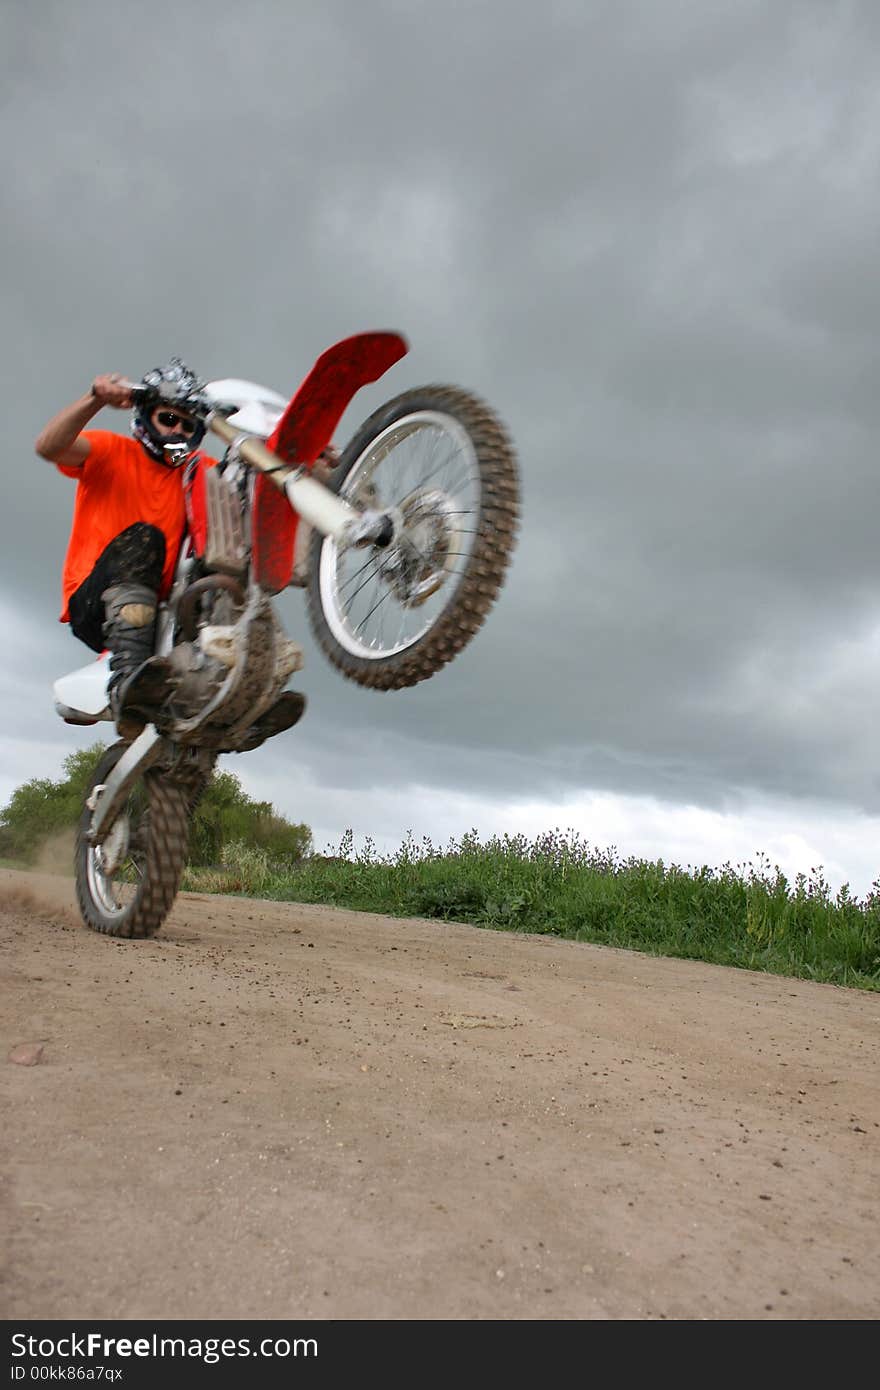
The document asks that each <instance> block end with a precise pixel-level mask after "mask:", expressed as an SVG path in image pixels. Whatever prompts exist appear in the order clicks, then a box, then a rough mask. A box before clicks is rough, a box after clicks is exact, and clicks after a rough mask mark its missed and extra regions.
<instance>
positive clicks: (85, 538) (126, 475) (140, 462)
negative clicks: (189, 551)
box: [35, 357, 215, 738]
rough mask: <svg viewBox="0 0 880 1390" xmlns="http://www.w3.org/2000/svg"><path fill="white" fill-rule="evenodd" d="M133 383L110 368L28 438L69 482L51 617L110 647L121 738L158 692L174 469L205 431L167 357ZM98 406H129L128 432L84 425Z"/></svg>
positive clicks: (178, 367) (176, 512)
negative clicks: (72, 490) (58, 591)
mask: <svg viewBox="0 0 880 1390" xmlns="http://www.w3.org/2000/svg"><path fill="white" fill-rule="evenodd" d="M140 386H141V387H142V388H144V390H143V393H140V392H139V393H138V395H137V398H136V399H133V397H132V393H131V390H130V384H129V383H127V382H126V381H125V379H124V378H123V377H122V376H121V374H120V373H118V372H111V373H109V374H106V375H102V376H97V377H95V379H94V381H93V382H92V385H91V389H90V390H89V391H88V392H87V393H86V395H84V396H82V397H81V398H80V399H79V400H77V401H74V402H73V403H72V404H71V405H68V406H65V408H64V409H63V410H61V411H59V412H58V414H57V415H55V416H54V417H53V418H52V419H51V420H50V421H49V423H48V424H47V425H46V426H45V427H44V428H43V430H42V431H41V432H40V434H39V436H38V438H37V440H36V444H35V448H36V451H37V453H38V454H39V455H40V456H41V457H42V458H45V459H48V460H49V462H50V463H54V464H55V466H56V467H57V468H58V469H59V471H60V472H61V473H63V474H65V475H66V476H67V477H69V478H73V479H75V480H76V483H77V489H76V499H75V502H74V510H73V525H72V529H71V533H70V541H69V544H68V548H67V556H66V559H65V562H64V571H63V578H62V597H63V610H62V613H61V619H60V621H61V622H69V623H70V628H71V631H72V632H73V634H74V636H76V637H78V638H79V639H80V640H81V641H82V642H85V644H86V646H88V647H91V648H92V650H93V651H96V652H102V651H105V650H108V651H109V652H110V673H111V674H110V679H109V681H108V686H107V689H108V694H109V697H110V709H111V713H112V715H113V718H114V720H115V721H116V724H117V727H118V729H119V732H120V733H121V734H122V735H123V737H127V738H131V737H134V735H135V734H136V733H139V732H140V730H141V729H142V728H143V726H144V724H145V723H146V722H147V721H148V720H149V718H150V717H151V716H150V711H151V710H152V709H154V708H155V706H156V705H157V704H158V703H161V700H162V698H163V696H164V694H165V688H166V687H165V679H166V677H165V674H164V666H165V663H164V662H162V661H161V660H160V659H159V658H154V660H153V661H152V662H150V658H151V657H152V655H153V646H154V642H155V632H156V609H157V604H158V601H159V600H160V599H161V598H164V597H165V595H166V594H167V593H168V591H169V589H170V588H171V583H172V579H173V576H174V569H175V565H176V562H177V554H178V550H179V547H180V542H181V538H182V536H183V531H184V524H185V507H184V489H183V471H182V465H183V464H185V463H187V462H188V461H189V460H191V459H193V460H194V459H195V456H196V451H197V450H198V446H199V444H200V443H201V441H202V438H203V436H204V433H205V428H204V425H203V424H202V422H201V420H199V419H198V418H197V417H196V416H195V415H194V414H193V413H192V412H193V409H194V408H195V407H196V406H197V405H198V404H199V403H200V392H201V389H202V383H201V382H200V381H199V380H198V378H197V377H196V376H195V375H194V373H193V372H192V371H190V369H189V367H187V366H186V364H185V363H184V362H182V361H181V360H180V359H179V358H177V357H172V358H171V360H170V361H169V362H168V363H166V365H165V366H162V367H155V368H153V370H152V371H149V372H147V373H146V375H145V376H144V377H143V378H142V380H141V382H140ZM104 406H111V407H114V408H116V409H118V410H129V409H130V410H132V417H131V436H132V437H131V438H128V437H126V436H125V435H121V434H117V433H114V432H111V431H108V430H91V429H87V428H86V426H87V425H88V424H89V421H90V420H91V419H92V418H93V416H95V415H96V414H97V413H98V411H99V410H101V408H102V407H104ZM203 457H204V456H203ZM204 461H205V462H206V463H207V464H208V465H211V464H213V463H214V462H215V460H214V459H211V458H207V457H205V458H204ZM146 662H150V665H149V666H145V665H144V663H146Z"/></svg>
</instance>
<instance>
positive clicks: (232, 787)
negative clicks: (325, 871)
mask: <svg viewBox="0 0 880 1390" xmlns="http://www.w3.org/2000/svg"><path fill="white" fill-rule="evenodd" d="M104 751H105V749H104V744H102V743H97V744H94V745H93V746H92V747H91V748H81V749H78V750H77V751H76V752H75V753H70V754H68V756H67V757H66V758H65V759H64V763H63V768H64V773H65V776H64V777H63V778H61V779H60V780H59V781H57V782H53V781H52V780H51V779H50V778H48V777H37V778H34V779H33V780H32V781H30V782H25V783H24V784H23V785H22V786H20V787H17V788H16V790H15V791H14V792H13V793H12V797H11V798H10V801H9V804H8V805H7V806H5V807H4V808H3V810H2V811H0V855H2V856H4V857H5V858H9V859H18V860H21V861H22V862H23V863H31V862H33V860H34V859H36V857H37V855H38V853H39V851H40V849H41V847H42V846H43V845H44V844H45V843H46V841H47V840H48V839H51V837H52V836H54V835H57V834H59V833H60V832H62V831H65V830H72V829H73V828H74V827H75V826H76V823H77V821H78V820H79V817H80V814H81V812H82V807H83V801H84V800H85V796H86V790H87V788H88V785H89V783H90V782H91V780H92V776H93V775H94V771H95V768H96V767H97V765H98V760H99V759H100V757H101V756H102V754H103V753H104ZM233 840H238V841H242V842H243V843H244V844H246V845H253V846H254V847H256V848H258V849H262V850H264V851H265V852H266V854H267V856H268V858H269V859H270V860H273V861H278V860H298V859H302V858H303V857H304V855H306V854H308V852H309V850H310V848H311V844H312V832H311V830H310V829H309V827H308V826H307V825H294V824H292V823H291V822H290V821H288V820H287V819H286V817H284V816H282V815H279V814H278V812H276V810H275V808H274V806H273V805H272V804H271V802H269V801H254V800H252V798H251V797H249V796H248V795H247V793H246V792H245V791H244V790H243V789H242V786H241V783H240V782H239V780H238V778H237V777H235V776H234V775H233V774H232V773H231V772H215V774H214V776H213V778H212V780H211V782H210V783H209V785H208V787H207V790H206V791H205V793H204V795H203V797H202V798H201V801H200V802H199V805H198V806H197V808H196V811H195V814H194V816H193V821H192V828H191V833H190V850H189V862H190V863H191V864H216V863H219V861H220V859H221V857H222V852H223V846H224V844H228V843H230V842H231V841H233Z"/></svg>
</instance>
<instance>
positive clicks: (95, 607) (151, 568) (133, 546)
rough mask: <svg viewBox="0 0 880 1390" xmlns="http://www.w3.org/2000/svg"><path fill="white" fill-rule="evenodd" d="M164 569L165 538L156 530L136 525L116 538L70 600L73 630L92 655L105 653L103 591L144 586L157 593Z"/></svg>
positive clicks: (141, 522)
mask: <svg viewBox="0 0 880 1390" xmlns="http://www.w3.org/2000/svg"><path fill="white" fill-rule="evenodd" d="M164 568H165V537H164V535H163V534H162V532H161V531H160V530H159V528H158V527H157V526H150V525H148V523H147V522H145V521H137V522H135V524H134V526H129V527H127V528H126V530H124V531H120V533H119V535H118V536H114V538H113V540H112V541H111V542H110V544H109V545H108V546H106V547H105V548H104V550H102V551H101V554H100V555H99V556H98V558H97V560H96V561H95V567H94V569H93V570H92V572H91V574H90V575H89V576H88V577H87V578H86V579H84V580H83V582H82V583H81V584H80V586H79V588H78V589H76V590H75V591H74V592H73V593H72V594H71V596H70V605H69V606H70V630H71V632H72V633H73V635H74V637H78V638H79V639H80V641H81V642H85V644H86V646H87V647H91V649H92V651H94V652H100V651H103V650H104V635H103V634H104V617H105V614H104V597H103V596H104V590H105V589H109V588H110V586H111V585H112V584H143V585H145V586H146V588H148V589H154V590H155V591H156V592H157V593H158V591H159V585H160V584H161V582H162V571H163V569H164Z"/></svg>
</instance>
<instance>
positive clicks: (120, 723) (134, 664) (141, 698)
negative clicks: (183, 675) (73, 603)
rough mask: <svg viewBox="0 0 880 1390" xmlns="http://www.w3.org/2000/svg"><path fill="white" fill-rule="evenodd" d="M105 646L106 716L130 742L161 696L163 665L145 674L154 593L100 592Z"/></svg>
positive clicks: (114, 588) (136, 588) (133, 588)
mask: <svg viewBox="0 0 880 1390" xmlns="http://www.w3.org/2000/svg"><path fill="white" fill-rule="evenodd" d="M102 597H103V599H104V610H105V614H106V617H105V621H104V641H105V643H106V645H107V648H108V650H109V652H110V680H109V681H108V683H107V693H108V695H109V696H110V711H111V713H112V715H113V718H114V720H115V722H116V727H117V729H118V730H119V733H120V734H121V736H122V737H123V738H134V737H136V735H137V734H139V733H140V732H141V731H142V729H143V728H144V725H145V724H146V723H147V722H148V721H149V720H150V712H151V706H152V705H153V704H161V702H162V699H163V698H164V696H165V694H166V693H167V691H166V669H165V668H166V666H167V663H165V662H158V663H156V665H157V666H158V667H160V668H162V669H161V671H160V670H156V671H155V673H151V672H150V668H149V666H148V665H147V663H150V665H152V664H153V663H151V658H152V656H153V645H154V642H155V639H156V593H155V590H153V589H149V588H147V587H146V585H144V584H113V585H111V587H110V588H109V589H105V590H104V593H103V595H102Z"/></svg>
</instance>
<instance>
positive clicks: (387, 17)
mask: <svg viewBox="0 0 880 1390" xmlns="http://www.w3.org/2000/svg"><path fill="white" fill-rule="evenodd" d="M0 24H2V33H0V51H2V53H3V55H4V56H3V58H2V59H0V62H2V64H3V69H4V71H3V79H4V80H3V83H2V86H0V91H2V93H3V96H2V102H3V106H2V114H3V117H4V121H3V130H4V136H3V145H2V150H0V157H2V169H0V172H2V179H0V198H2V204H3V207H2V212H3V217H2V224H0V225H2V227H3V229H4V230H3V232H2V236H3V240H4V249H3V257H2V275H3V290H4V303H5V308H6V313H5V321H6V329H7V331H6V333H5V334H4V338H3V343H2V345H0V360H2V365H3V377H4V381H5V382H6V384H7V391H8V400H9V402H10V408H9V409H8V410H7V421H6V423H7V438H8V449H7V463H6V476H7V488H8V506H7V509H6V511H5V515H4V518H3V528H4V535H3V542H4V543H3V554H2V557H0V565H2V572H3V578H4V593H5V595H6V596H7V599H8V600H9V602H10V605H12V604H13V603H14V605H15V606H16V607H17V608H18V610H19V611H20V612H21V613H22V614H23V615H24V617H25V618H26V622H27V625H28V631H30V632H39V633H40V641H39V644H37V645H35V646H34V648H33V650H34V652H35V653H38V655H35V656H34V657H33V670H32V673H31V678H32V680H33V690H34V692H35V699H34V701H33V702H29V701H24V702H23V701H21V700H19V699H13V696H12V694H11V693H10V694H9V696H8V699H9V704H8V705H7V723H8V722H9V715H10V714H12V716H13V722H14V724H15V726H16V728H17V729H18V732H19V737H20V738H21V739H22V740H24V741H27V740H35V741H42V744H43V745H45V744H46V742H47V741H48V742H49V743H51V744H53V746H54V740H55V739H56V738H61V737H67V735H68V733H70V731H63V730H61V727H60V726H59V728H58V731H57V732H56V731H55V730H53V732H52V734H51V735H48V734H47V729H46V721H47V720H51V719H52V718H53V716H52V714H51V709H50V707H49V704H48V701H47V702H46V705H45V706H44V707H42V708H41V707H40V706H39V703H38V697H37V696H36V691H37V690H39V688H40V683H41V682H42V684H43V686H44V688H46V689H48V686H49V684H50V683H51V679H52V678H53V677H54V676H55V675H56V674H57V673H58V672H59V671H60V670H64V669H67V668H68V667H70V666H72V665H75V664H77V662H78V661H79V660H80V658H82V659H83V660H85V659H87V653H85V651H84V649H82V648H79V647H77V646H76V644H74V643H73V642H71V639H70V638H69V635H68V634H66V633H65V632H64V631H63V630H62V629H60V628H59V627H58V626H57V624H55V622H54V619H55V616H56V613H57V591H58V575H59V572H60V564H61V556H62V553H63V548H64V544H65V540H66V534H67V528H68V526H69V517H70V508H71V503H72V489H71V485H70V484H69V483H68V482H67V481H66V480H64V479H62V478H60V477H58V476H57V475H54V473H53V471H52V470H51V469H50V468H49V467H48V466H47V465H45V464H43V463H41V462H40V461H39V460H36V459H34V458H33V457H32V440H33V437H34V435H35V434H36V432H37V430H38V429H39V427H40V426H41V425H42V423H43V421H44V419H45V418H46V417H47V416H48V415H49V414H51V413H52V412H53V411H54V410H55V409H57V408H58V407H59V406H60V405H61V404H63V403H64V402H65V401H66V400H68V399H70V398H71V397H73V396H74V395H76V394H77V393H78V392H79V391H80V390H81V389H82V388H83V386H84V385H85V383H86V382H88V380H89V379H90V378H91V377H92V376H93V375H94V373H95V372H97V371H99V370H103V369H110V368H119V369H121V370H125V371H128V372H131V373H133V374H140V372H142V371H143V370H144V369H145V368H146V367H147V366H150V365H152V364H153V362H155V361H158V360H163V359H164V358H165V357H167V355H168V354H169V352H172V351H177V352H180V353H182V355H184V356H185V357H187V358H188V359H189V360H191V361H192V362H193V364H194V365H195V366H196V367H197V368H198V370H199V371H201V372H202V373H203V374H205V375H213V376H226V375H243V376H248V377H252V378H254V379H257V380H263V381H265V382H266V383H267V384H269V385H272V386H274V387H276V388H277V389H281V390H292V389H293V388H294V387H295V386H296V384H297V382H298V380H299V379H300V378H301V377H302V376H303V375H304V374H305V372H306V371H307V370H308V368H309V366H310V365H311V361H312V360H313V359H314V357H315V356H316V355H317V353H318V352H319V351H321V350H322V348H323V347H325V346H326V345H327V344H328V343H329V342H331V341H333V340H334V339H335V338H336V337H339V336H341V335H343V334H345V333H348V332H352V331H356V330H357V329H360V328H368V327H384V326H391V327H399V328H400V329H402V330H403V331H404V332H406V333H407V335H408V336H409V338H410V341H411V344H412V351H411V354H410V356H409V357H408V358H407V359H405V360H404V362H403V363H401V364H399V366H398V367H396V368H395V369H394V371H393V372H392V373H390V374H389V377H388V378H387V379H386V380H385V381H383V382H381V383H379V384H377V385H376V386H374V387H371V388H370V389H369V390H367V391H365V392H363V393H362V394H361V396H360V397H359V398H358V399H357V401H356V402H355V405H354V407H353V408H352V410H351V411H350V412H349V413H348V414H347V416H346V418H345V421H344V422H343V429H342V431H341V437H342V436H344V434H345V433H346V432H350V430H351V429H352V428H353V427H354V425H355V424H356V423H357V422H358V420H359V419H361V418H363V417H364V416H365V415H366V414H367V413H368V412H369V410H371V409H372V408H374V407H375V406H376V405H377V404H378V403H379V402H380V401H382V400H384V399H386V398H387V397H388V396H390V395H391V394H395V393H396V392H397V391H400V390H404V389H406V388H407V387H409V386H411V385H416V384H419V383H422V382H425V381H432V380H451V381H454V382H457V383H459V384H461V385H465V386H469V387H471V388H473V389H475V390H477V391H478V392H480V393H482V394H484V395H485V396H486V397H487V398H488V399H489V400H491V401H492V402H493V404H494V405H495V406H496V408H497V409H498V410H499V411H500V413H501V414H502V415H503V417H504V418H505V419H506V420H507V422H508V424H509V426H510V428H511V430H512V433H513V435H514V438H515V440H516V443H517V447H518V450H519V454H520V459H521V464H522V471H523V492H524V523H523V531H522V538H521V543H520V547H519V549H518V552H517V555H516V560H515V564H514V568H513V571H512V574H511V577H510V581H509V583H508V585H507V587H506V589H505V591H504V593H503V596H502V599H501V601H500V602H499V604H498V607H497V609H496V610H495V612H494V613H493V614H492V617H491V618H490V621H489V623H488V625H487V627H486V630H485V632H484V633H482V634H481V635H480V637H479V638H478V639H477V641H476V642H475V643H474V645H473V647H472V648H471V649H469V650H468V651H467V652H466V653H465V654H464V655H463V656H462V657H461V658H460V659H459V660H458V661H457V662H456V663H455V664H454V665H453V666H452V667H451V668H450V669H449V670H448V672H445V673H444V674H443V675H441V676H439V677H438V678H437V679H436V680H435V681H432V682H430V683H429V684H428V685H426V686H423V687H420V688H418V689H416V690H414V691H410V692H406V693H403V694H400V695H395V696H376V695H373V694H370V693H367V692H362V691H359V690H357V689H356V688H354V687H351V686H348V685H346V684H345V682H343V681H342V680H341V678H340V677H338V676H337V675H336V674H335V673H334V672H332V671H330V670H329V669H328V668H327V666H326V664H325V663H324V662H323V660H322V658H321V657H320V655H319V654H318V652H317V651H316V649H315V647H314V644H313V643H312V642H311V639H310V638H309V637H308V635H305V636H304V643H305V647H306V656H307V667H306V673H305V676H304V682H303V683H304V686H305V688H306V689H307V691H308V692H309V695H310V698H311V706H310V711H309V715H308V719H307V721H306V722H304V724H303V727H302V733H301V734H299V733H298V734H297V735H296V739H297V743H296V748H295V755H296V757H297V758H298V759H301V760H302V762H303V764H304V766H306V767H308V768H309V769H310V770H311V771H312V772H313V773H314V775H315V777H316V778H317V779H318V780H319V781H321V780H326V781H327V782H328V783H331V784H333V785H348V786H350V787H352V788H356V787H358V786H366V785H370V786H381V785H383V781H384V782H385V783H387V784H388V785H389V786H403V785H407V784H409V783H412V782H419V783H421V784H423V785H432V786H435V787H437V788H438V789H443V788H458V789H462V790H468V791H472V792H474V793H483V794H486V795H490V794H493V793H497V794H498V795H509V794H516V793H517V792H520V791H521V790H522V789H523V788H526V787H530V788H532V789H534V790H535V791H539V792H540V793H541V794H543V795H546V796H548V797H552V795H553V794H554V792H555V793H556V794H558V795H559V796H562V795H564V794H566V793H569V792H571V791H573V790H574V789H576V788H578V787H585V786H597V787H606V788H611V789H617V790H620V791H626V792H630V793H652V794H656V795H659V796H665V797H669V798H671V799H673V800H683V801H684V800H698V801H700V802H701V803H702V804H706V805H720V804H722V803H723V802H724V801H725V799H726V798H729V797H730V796H731V794H733V793H735V792H736V791H737V789H742V788H749V787H750V788H754V789H757V790H759V791H763V792H767V793H785V794H789V795H792V796H795V797H804V798H807V797H831V798H836V799H838V800H839V801H841V802H845V803H848V804H850V805H852V806H853V807H858V808H863V809H865V810H868V811H876V810H877V809H878V806H880V784H878V779H877V776H876V775H875V773H874V771H873V769H874V768H876V767H877V765H878V762H880V736H878V734H877V731H876V720H875V718H874V715H873V704H874V691H875V690H876V679H875V678H876V676H877V675H878V670H877V664H878V663H877V633H878V630H880V575H878V563H877V558H876V539H875V531H876V527H875V525H874V520H873V518H874V510H875V504H876V497H877V482H876V477H877V475H876V464H875V458H874V455H875V444H874V440H875V435H876V431H877V429H878V427H880V418H878V416H880V406H878V400H880V397H878V393H877V391H876V388H875V382H876V380H877V374H878V369H880V360H878V352H880V350H878V346H877V342H878V335H877V333H876V325H877V322H878V314H880V290H878V286H877V278H876V276H875V275H874V274H873V258H874V253H875V247H876V245H877V240H878V235H877V234H878V221H880V193H878V188H880V182H878V178H877V174H878V160H880V136H878V130H880V124H878V120H877V115H878V97H877V95H876V84H875V72H874V67H875V64H874V54H875V53H876V40H877V37H878V35H877V30H878V24H880V19H878V14H877V12H876V10H875V9H873V8H872V7H870V6H868V5H867V4H857V3H850V4H838V5H831V6H829V5H827V4H824V3H822V4H820V3H806V4H792V3H779V4H777V5H773V6H768V5H766V4H760V3H757V2H756V3H750V4H743V3H734V2H733V0H713V3H704V4H701V5H699V6H694V5H691V4H677V3H673V2H672V0H670V2H669V3H663V4H653V3H649V0H643V3H636V0H633V3H624V4H610V3H596V4H583V3H580V2H578V3H574V0H572V3H561V2H560V3H555V4H550V5H545V6H543V7H540V8H539V9H536V8H534V7H525V6H518V5H514V6H511V5H508V4H502V3H501V0H487V2H486V3H476V4H471V3H469V4H467V5H464V4H452V5H445V6H436V5H427V4H415V3H411V2H409V3H406V4H403V3H399V4H397V3H391V0H388V3H365V4H361V3H355V0H348V3H345V0H334V3H323V4H321V5H317V4H315V5H314V6H306V5H300V6H297V7H289V6H286V5H284V4H282V3H281V0H255V3H253V4H251V5H250V6H249V7H247V8H246V9H244V8H242V7H240V6H237V5H236V6H233V5H230V4H227V3H226V2H225V0H219V3H217V4H215V5H212V6H211V7H210V8H208V7H180V6H173V5H171V4H168V3H164V0H159V3H155V4H153V5H151V6H150V7H148V8H147V9H145V8H144V7H143V6H135V5H125V4H122V5H118V4H117V5H113V6H111V5H104V4H100V3H97V4H93V5H90V6H88V7H71V6H68V5H65V4H62V3H55V0H50V2H48V3H44V4H42V5H41V6H40V7H39V8H38V9H37V8H35V7H32V6H31V7H28V6H25V5H24V4H11V5H7V6H6V8H5V11H4V14H3V16H2V19H0ZM99 423H103V424H106V425H108V426H110V427H122V428H124V427H125V422H124V419H123V418H122V417H108V418H107V419H106V420H104V421H101V422H99ZM281 608H282V610H283V614H284V617H285V621H286V622H287V625H288V627H289V629H290V631H291V632H292V634H295V635H297V636H300V635H302V634H303V631H304V611H303V606H302V603H301V599H300V596H299V595H297V594H291V595H289V596H285V597H284V598H283V599H282V601H281ZM29 659H30V658H29ZM6 698H7V697H4V699H6ZM70 737H71V738H74V739H84V738H85V736H84V735H83V734H75V735H74V734H72V733H70ZM292 739H293V736H291V740H292ZM285 747H287V745H285ZM289 747H290V750H291V753H290V756H291V757H293V756H294V745H293V742H292V741H291V743H290V745H289ZM280 756H282V754H281V751H280V747H279V748H278V749H273V750H271V752H270V751H268V750H263V751H262V752H260V753H258V754H255V755H254V758H253V760H252V765H253V767H254V768H255V770H256V772H257V773H258V774H262V773H264V772H265V771H266V770H267V769H268V768H269V766H270V762H271V763H274V764H277V760H278V758H279V757H280ZM284 756H286V754H285V755H284ZM235 766H236V767H237V768H239V767H240V768H241V769H242V770H243V769H244V767H245V763H244V761H242V762H241V763H236V764H235ZM302 814H305V812H303V813H302ZM306 818H307V816H306Z"/></svg>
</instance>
